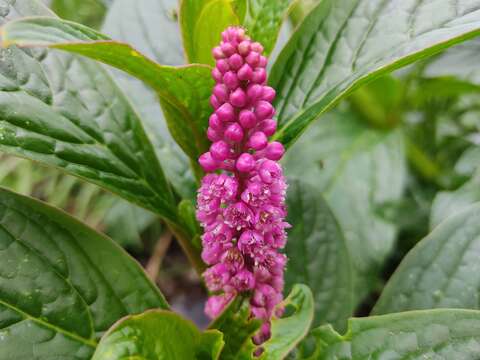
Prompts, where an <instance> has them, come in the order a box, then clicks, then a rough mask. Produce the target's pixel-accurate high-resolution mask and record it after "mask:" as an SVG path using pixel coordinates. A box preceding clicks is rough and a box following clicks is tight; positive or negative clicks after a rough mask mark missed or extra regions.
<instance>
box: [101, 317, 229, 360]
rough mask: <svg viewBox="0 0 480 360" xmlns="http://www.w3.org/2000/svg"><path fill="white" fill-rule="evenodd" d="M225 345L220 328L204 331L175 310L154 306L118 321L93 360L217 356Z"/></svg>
mask: <svg viewBox="0 0 480 360" xmlns="http://www.w3.org/2000/svg"><path fill="white" fill-rule="evenodd" d="M222 346H223V340H222V334H221V333H220V332H218V331H216V330H209V331H206V332H204V333H201V332H200V330H198V329H197V328H196V327H195V325H194V324H193V323H191V322H190V321H187V320H185V319H183V318H182V317H181V316H179V315H177V314H175V313H172V312H169V311H165V310H151V311H147V312H145V313H143V314H140V315H133V316H129V317H126V318H125V319H122V320H121V321H119V322H118V323H117V324H115V326H113V327H112V328H111V329H110V330H109V331H108V333H106V334H105V335H104V336H103V338H102V340H101V341H100V344H99V345H98V348H97V351H95V355H94V356H93V358H92V360H116V359H118V360H120V359H127V358H128V359H136V360H137V359H138V360H141V359H145V360H147V359H168V360H186V359H192V360H194V359H197V360H215V359H218V357H219V355H220V351H221V349H222Z"/></svg>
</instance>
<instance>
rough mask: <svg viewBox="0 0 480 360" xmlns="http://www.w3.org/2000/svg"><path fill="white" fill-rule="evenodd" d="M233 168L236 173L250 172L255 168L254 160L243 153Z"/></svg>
mask: <svg viewBox="0 0 480 360" xmlns="http://www.w3.org/2000/svg"><path fill="white" fill-rule="evenodd" d="M235 166H236V167H237V170H238V171H241V172H250V171H252V170H253V169H254V168H255V158H254V157H253V156H252V155H250V154H248V153H243V154H242V155H240V156H239V157H238V159H237V163H236V165H235Z"/></svg>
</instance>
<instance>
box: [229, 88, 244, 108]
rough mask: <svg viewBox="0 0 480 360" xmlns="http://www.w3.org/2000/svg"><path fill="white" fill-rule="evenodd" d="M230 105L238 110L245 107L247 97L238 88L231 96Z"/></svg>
mask: <svg viewBox="0 0 480 360" xmlns="http://www.w3.org/2000/svg"><path fill="white" fill-rule="evenodd" d="M230 103H231V104H232V105H233V106H235V107H237V108H241V107H244V106H245V105H246V103H247V95H246V94H245V92H244V91H243V90H242V89H240V88H238V89H237V90H235V91H234V92H232V93H231V94H230Z"/></svg>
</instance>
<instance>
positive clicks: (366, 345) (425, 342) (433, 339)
mask: <svg viewBox="0 0 480 360" xmlns="http://www.w3.org/2000/svg"><path fill="white" fill-rule="evenodd" d="M310 336H311V339H310V341H311V343H313V346H311V347H310V349H308V350H306V349H305V350H304V351H302V352H299V353H298V354H297V357H296V359H302V360H337V359H338V360H340V359H341V360H364V359H409V360H423V359H439V360H440V359H445V360H446V359H448V360H450V359H451V360H453V359H464V360H475V359H477V358H478V354H479V352H480V312H479V311H471V310H470V311H469V310H430V311H412V312H406V313H400V314H392V315H385V316H374V317H367V318H358V319H352V320H350V321H349V330H348V332H347V333H346V334H345V335H344V336H341V335H340V334H338V333H337V332H336V331H335V330H333V328H332V327H331V326H329V325H325V326H322V327H320V328H317V329H315V330H312V331H311V333H310Z"/></svg>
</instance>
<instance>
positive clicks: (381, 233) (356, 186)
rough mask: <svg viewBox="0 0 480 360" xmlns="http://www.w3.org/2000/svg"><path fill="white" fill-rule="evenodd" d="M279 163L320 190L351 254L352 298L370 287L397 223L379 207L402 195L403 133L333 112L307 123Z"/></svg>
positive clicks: (359, 298)
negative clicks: (317, 120) (307, 127)
mask: <svg viewBox="0 0 480 360" xmlns="http://www.w3.org/2000/svg"><path fill="white" fill-rule="evenodd" d="M299 159H301V160H299ZM283 162H284V165H285V172H286V173H287V174H302V180H303V181H305V182H307V183H308V184H310V185H312V186H314V188H315V189H316V191H317V192H318V193H320V194H322V196H323V197H324V198H325V200H326V201H327V203H328V205H329V207H330V208H331V210H332V211H333V214H334V216H335V218H336V219H337V220H338V222H339V223H340V228H341V230H342V232H343V234H344V236H345V239H346V241H347V248H348V250H349V253H350V254H352V257H351V259H352V261H353V266H354V270H355V275H356V276H355V279H354V280H355V288H356V291H355V293H356V296H355V297H356V299H355V300H356V303H357V302H358V300H361V299H362V297H363V296H364V295H366V293H368V291H369V290H370V289H372V288H373V287H374V286H375V279H376V278H377V276H378V273H379V271H380V270H381V269H382V265H383V262H384V261H385V259H386V258H387V256H388V255H389V254H390V252H391V250H392V248H393V245H394V241H395V237H396V232H397V229H396V226H395V225H394V224H392V223H390V222H389V221H387V220H386V219H385V218H384V217H382V216H381V215H380V214H379V213H378V209H379V208H381V207H382V206H383V205H384V204H385V203H390V202H392V201H396V200H399V199H400V198H401V197H402V193H403V189H404V187H405V179H406V168H405V148H404V143H403V137H402V133H401V132H400V131H399V130H393V131H382V130H375V129H371V128H369V127H368V126H366V125H365V124H364V122H362V121H360V120H358V119H357V117H356V116H354V114H352V113H351V112H349V111H341V112H340V111H335V112H332V113H331V114H329V115H327V116H326V117H325V118H324V119H323V121H320V122H318V123H316V124H315V125H314V126H312V128H311V129H310V130H309V131H308V133H306V134H305V136H303V137H302V139H301V140H300V141H299V142H298V144H296V145H295V146H294V147H292V149H291V150H290V151H289V152H287V154H286V156H285V158H284V160H283ZM293 225H295V224H293ZM353 255H354V256H353Z"/></svg>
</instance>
